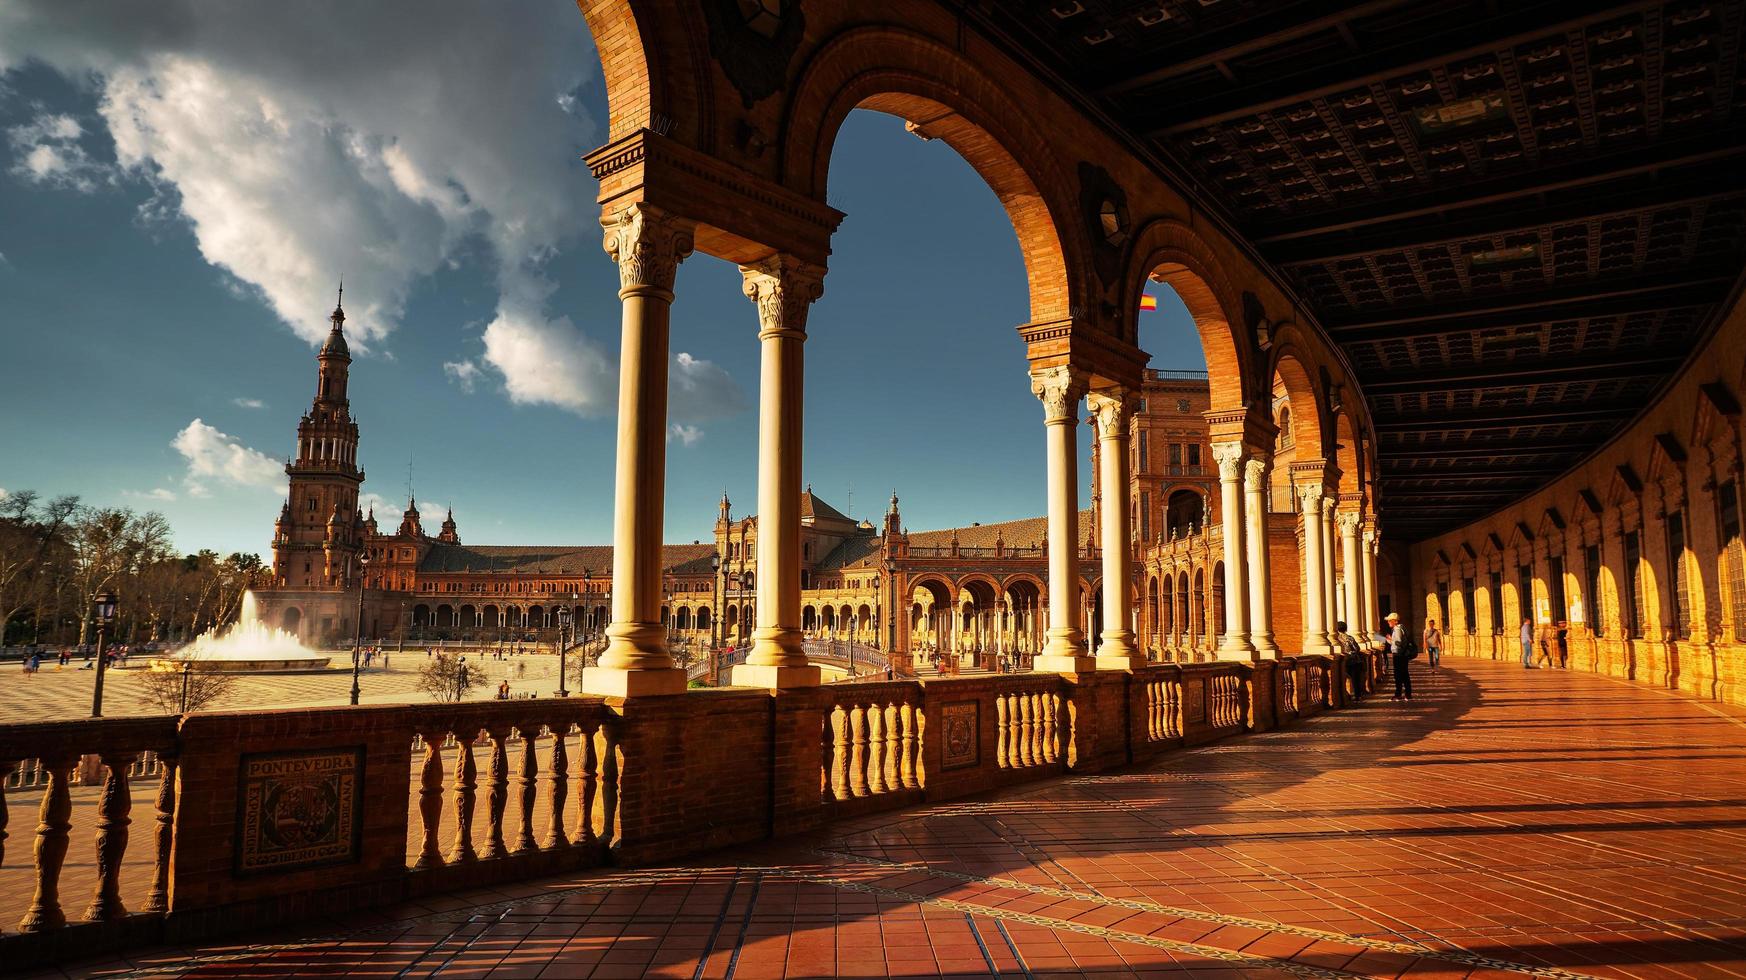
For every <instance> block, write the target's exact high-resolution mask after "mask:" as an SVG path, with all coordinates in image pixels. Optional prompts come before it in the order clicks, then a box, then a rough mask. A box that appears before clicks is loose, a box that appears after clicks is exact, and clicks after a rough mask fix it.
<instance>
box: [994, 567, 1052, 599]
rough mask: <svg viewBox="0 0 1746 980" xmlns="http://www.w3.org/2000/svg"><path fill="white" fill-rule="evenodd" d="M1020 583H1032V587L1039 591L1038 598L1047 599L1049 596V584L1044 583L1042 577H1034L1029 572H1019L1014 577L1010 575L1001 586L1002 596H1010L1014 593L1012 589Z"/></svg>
mask: <svg viewBox="0 0 1746 980" xmlns="http://www.w3.org/2000/svg"><path fill="white" fill-rule="evenodd" d="M1020 582H1028V583H1030V585H1031V587H1032V588H1034V589H1036V590H1037V595H1038V596H1041V597H1047V596H1048V594H1049V585H1048V583H1046V582H1044V581H1043V580H1042V578H1041V577H1039V576H1036V575H1032V574H1031V573H1029V572H1019V573H1017V574H1014V575H1008V576H1007V577H1006V579H1005V580H1004V581H1002V582H1001V584H1000V591H1001V594H1003V595H1005V594H1010V593H1011V592H1012V587H1013V586H1015V585H1017V584H1019V583H1020Z"/></svg>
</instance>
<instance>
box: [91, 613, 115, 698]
mask: <svg viewBox="0 0 1746 980" xmlns="http://www.w3.org/2000/svg"><path fill="white" fill-rule="evenodd" d="M91 618H92V619H95V620H96V621H97V687H96V690H94V691H92V692H91V717H93V718H101V717H103V674H104V671H105V669H106V668H107V667H108V666H109V664H108V660H107V655H106V654H105V653H104V652H103V641H104V639H105V638H106V637H107V636H108V633H109V624H111V623H113V622H115V593H113V592H99V593H97V594H96V595H94V596H92V597H91Z"/></svg>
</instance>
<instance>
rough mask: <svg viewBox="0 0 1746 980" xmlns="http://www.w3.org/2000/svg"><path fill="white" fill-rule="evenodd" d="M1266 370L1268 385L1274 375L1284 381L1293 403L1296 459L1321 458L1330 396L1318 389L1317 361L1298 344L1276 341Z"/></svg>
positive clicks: (1293, 439) (1288, 401)
mask: <svg viewBox="0 0 1746 980" xmlns="http://www.w3.org/2000/svg"><path fill="white" fill-rule="evenodd" d="M1270 353H1271V357H1270V359H1269V360H1270V363H1269V369H1268V372H1267V380H1268V387H1269V388H1271V387H1272V382H1273V378H1275V377H1277V378H1279V380H1281V381H1283V382H1285V396H1286V403H1287V404H1288V405H1289V406H1290V407H1291V435H1292V445H1293V446H1294V447H1295V448H1296V457H1295V458H1296V459H1300V460H1309V459H1320V458H1322V447H1324V446H1326V445H1327V444H1328V442H1329V440H1328V438H1327V425H1328V409H1327V399H1326V398H1324V397H1322V394H1321V392H1318V391H1317V390H1316V386H1315V376H1314V375H1313V374H1312V373H1311V372H1312V371H1313V370H1314V368H1315V363H1316V362H1315V361H1314V360H1313V359H1311V358H1307V357H1305V356H1304V355H1303V354H1302V353H1301V352H1300V351H1299V349H1298V348H1297V347H1295V346H1291V345H1285V344H1281V343H1278V342H1275V344H1274V346H1273V349H1272V350H1271V352H1270Z"/></svg>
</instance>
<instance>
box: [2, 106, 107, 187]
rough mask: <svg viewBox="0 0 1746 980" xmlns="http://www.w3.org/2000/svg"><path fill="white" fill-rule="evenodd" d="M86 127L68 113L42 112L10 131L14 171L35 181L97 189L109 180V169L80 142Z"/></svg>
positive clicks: (28, 180) (45, 183)
mask: <svg viewBox="0 0 1746 980" xmlns="http://www.w3.org/2000/svg"><path fill="white" fill-rule="evenodd" d="M84 135H85V129H84V127H83V126H80V125H79V121H78V120H77V119H74V118H73V117H72V116H69V115H66V114H65V113H60V114H49V113H41V114H39V115H37V117H36V118H35V119H32V120H31V121H30V122H27V123H23V124H21V125H18V126H12V127H10V128H8V129H7V130H6V142H7V144H8V145H10V146H11V148H12V157H13V161H12V173H13V175H14V176H16V177H19V178H21V179H23V180H25V181H27V182H29V183H32V184H44V185H47V186H49V187H65V188H71V189H73V190H77V191H90V190H95V189H96V187H97V182H98V181H99V180H102V179H107V177H108V176H109V174H108V171H107V169H106V168H105V167H104V166H103V165H102V164H99V163H98V162H97V161H95V160H93V159H91V155H90V154H89V153H87V152H85V147H84V146H83V145H82V144H81V143H80V142H79V140H80V138H81V137H83V136H84Z"/></svg>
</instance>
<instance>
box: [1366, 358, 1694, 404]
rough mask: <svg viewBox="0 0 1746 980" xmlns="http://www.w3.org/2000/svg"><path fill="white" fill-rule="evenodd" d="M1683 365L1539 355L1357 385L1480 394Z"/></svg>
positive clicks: (1377, 390)
mask: <svg viewBox="0 0 1746 980" xmlns="http://www.w3.org/2000/svg"><path fill="white" fill-rule="evenodd" d="M1684 362H1685V358H1684V357H1683V356H1680V357H1647V356H1631V355H1620V354H1617V353H1613V354H1608V355H1606V356H1602V357H1593V356H1591V357H1584V358H1570V357H1563V358H1558V359H1555V360H1547V359H1544V358H1542V357H1538V356H1536V357H1533V358H1516V359H1514V360H1507V361H1506V360H1498V361H1494V362H1492V366H1489V367H1487V366H1477V367H1462V368H1455V369H1444V370H1440V371H1414V370H1413V369H1412V368H1403V369H1396V370H1392V371H1389V372H1388V374H1387V376H1386V377H1385V378H1384V379H1382V380H1377V381H1361V382H1360V386H1361V387H1362V388H1363V389H1364V393H1365V394H1366V395H1380V394H1404V393H1412V392H1419V391H1447V390H1449V389H1451V388H1456V389H1460V390H1463V391H1484V390H1486V389H1488V388H1521V387H1527V386H1529V385H1540V384H1570V383H1574V382H1582V381H1627V380H1630V379H1633V378H1652V377H1658V376H1660V375H1666V374H1671V373H1673V372H1674V371H1675V370H1677V369H1678V368H1679V366H1680V365H1681V364H1683V363H1684Z"/></svg>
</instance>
